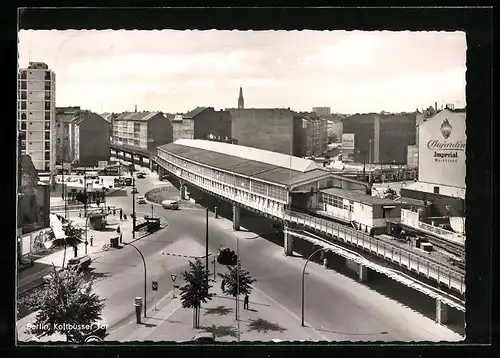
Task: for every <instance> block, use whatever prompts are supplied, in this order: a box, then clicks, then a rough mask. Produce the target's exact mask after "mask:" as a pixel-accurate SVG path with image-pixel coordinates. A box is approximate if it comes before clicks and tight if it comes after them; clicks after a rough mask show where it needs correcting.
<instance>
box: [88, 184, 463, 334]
mask: <svg viewBox="0 0 500 358" xmlns="http://www.w3.org/2000/svg"><path fill="white" fill-rule="evenodd" d="M154 184H158V182H157V179H156V178H155V176H148V178H146V179H139V180H137V188H138V191H139V193H140V194H139V195H144V193H145V191H147V190H148V189H151V188H153V187H158V186H157V185H154ZM127 192H130V189H127ZM107 200H108V204H109V205H116V206H118V207H123V208H124V212H125V213H127V215H129V214H130V212H131V211H132V209H131V207H132V198H131V196H130V195H128V196H115V197H110V198H108V199H107ZM136 208H137V211H138V213H144V214H145V213H150V212H151V205H149V204H146V205H144V204H143V205H137V206H136ZM153 211H154V215H161V216H162V217H164V218H165V219H166V220H167V222H168V224H169V225H168V227H167V228H166V229H164V230H162V231H160V232H158V233H155V234H152V235H149V236H146V237H144V238H142V239H140V240H138V241H136V242H135V243H134V244H135V245H136V246H137V247H138V248H139V249H140V250H141V252H142V253H143V255H144V257H145V258H146V261H147V270H148V273H147V283H146V289H147V296H148V300H147V306H148V309H149V310H152V308H153V306H154V303H153V295H152V290H151V282H152V280H156V281H158V282H159V291H158V292H157V294H156V297H155V300H156V301H157V302H159V300H162V299H163V298H164V297H165V296H170V295H171V291H172V280H171V279H170V275H171V274H175V275H177V277H178V278H177V281H176V284H182V279H181V277H180V276H181V272H183V271H184V270H185V269H186V268H187V264H188V258H185V257H180V256H172V255H166V254H177V255H186V256H196V257H199V256H202V255H204V251H205V248H204V244H205V211H204V210H196V209H194V210H193V209H191V210H178V211H169V210H164V209H163V208H161V206H159V205H155V206H154V210H153ZM139 215H141V214H138V216H139ZM242 220H243V219H242ZM209 222H210V226H209V238H210V243H209V251H210V252H211V253H213V252H216V251H217V249H218V248H219V246H220V245H224V246H228V247H231V248H233V249H236V239H235V237H236V236H235V233H234V232H233V231H232V227H231V222H230V221H229V220H226V219H223V218H219V219H215V218H214V215H213V213H210V214H209ZM242 222H243V221H242ZM123 232H124V240H125V241H126V240H129V237H130V234H129V233H126V229H123ZM238 236H239V238H240V239H239V251H240V254H239V256H240V258H241V261H242V265H243V266H244V268H245V269H247V270H249V271H250V273H251V274H252V275H253V276H254V277H255V278H256V279H257V282H256V283H255V287H256V289H257V290H258V291H256V292H258V294H257V293H256V296H255V297H253V296H251V298H250V301H251V302H252V300H256V301H260V300H262V301H266V302H271V303H269V304H270V305H271V306H273V307H274V308H275V309H276V310H279V312H280V313H279V314H276V313H273V314H270V313H269V314H268V316H269V317H274V318H268V320H269V321H273V320H274V321H277V320H278V318H277V317H278V316H279V317H281V316H283V315H286V317H285V316H283V318H282V319H281V318H280V322H281V323H280V324H281V325H283V327H284V328H285V329H286V330H287V331H284V333H283V334H282V335H280V337H282V336H286V332H296V330H297V329H299V330H300V329H301V328H300V318H299V317H300V312H301V288H300V287H301V272H302V268H303V264H304V261H303V259H302V258H301V257H300V255H298V254H297V256H296V257H284V256H283V248H282V247H280V246H278V245H276V244H274V243H272V242H270V241H267V240H265V239H263V238H260V237H258V236H256V235H255V234H253V233H251V232H245V230H244V229H243V230H242V231H241V232H239V233H238ZM162 253H163V254H162ZM211 260H212V258H210V261H211ZM92 267H93V268H94V272H95V275H96V277H97V281H96V285H95V288H96V291H97V293H98V294H99V295H100V296H101V297H102V298H105V299H107V302H106V308H105V309H104V312H103V321H104V322H106V323H107V324H108V329H109V331H110V332H111V335H110V337H111V338H113V339H119V340H127V339H130V337H132V339H136V338H137V337H136V336H135V334H136V333H134V330H135V328H133V327H136V326H137V325H136V324H135V323H134V322H133V321H134V320H135V314H134V297H136V296H144V271H143V265H142V262H141V259H140V256H139V254H138V253H137V252H136V251H135V250H134V249H133V248H132V247H130V246H128V247H127V246H125V247H123V248H122V249H119V250H113V251H106V252H102V253H96V254H95V255H94V261H93V264H92ZM210 267H211V269H212V265H211V266H210ZM216 269H217V271H219V270H220V269H221V268H220V267H219V266H218V265H217V268H216ZM170 300H171V299H170V298H167V299H163V301H161V302H160V304H163V305H165V307H166V306H167V305H169V304H170ZM216 303H217V302H216ZM233 303H234V302H233ZM218 305H219V304H217V305H216V306H218ZM174 307H175V304H173V305H170V306H169V308H166V309H167V311H168V312H170V311H175V312H173V313H172V316H171V317H170V318H169V320H173V321H177V322H184V321H185V320H187V323H186V324H187V325H188V326H189V327H190V324H191V319H190V318H189V317H191V313H190V312H188V313H181V312H182V311H183V310H180V311H178V310H174V309H173V308H174ZM207 307H210V306H207ZM229 307H232V304H231V305H229ZM160 312H161V311H160ZM168 312H167V313H168ZM305 312H306V325H308V326H310V327H313V328H314V330H315V333H314V334H310V335H309V336H307V334H304V333H300V334H299V333H297V334H299V335H300V337H304V338H301V339H309V338H311V339H313V340H335V341H337V340H347V341H362V340H379V341H420V340H429V341H440V340H455V341H456V340H461V339H462V338H461V336H459V335H458V334H456V333H454V332H452V331H450V330H449V329H447V328H445V327H443V326H440V325H438V324H436V323H435V322H434V321H432V320H431V319H429V318H427V317H424V316H423V315H421V314H419V313H417V312H415V311H412V310H411V309H410V308H408V307H405V306H403V305H402V304H399V303H397V302H395V301H393V300H391V299H389V298H387V297H385V296H383V295H381V294H378V293H377V292H375V291H373V290H371V289H370V288H369V287H367V286H364V285H361V284H359V283H357V282H356V281H355V280H353V279H351V278H348V277H345V276H342V275H340V274H338V273H335V272H333V271H331V270H325V269H324V268H323V267H322V266H320V265H317V264H316V263H313V262H311V263H310V264H309V265H308V269H307V276H306V305H305ZM153 313H154V312H153ZM204 314H205V313H203V315H204ZM248 314H249V315H250V316H246V317H244V318H245V319H247V320H248V319H250V318H255V319H257V318H259V317H257V316H258V315H255V317H254V316H251V315H252V314H253V313H252V314H250V313H249V312H248ZM150 315H151V316H153V314H151V313H149V314H148V316H150ZM183 315H187V317H188V318H186V317H184V316H183ZM273 315H274V316H273ZM160 316H161V314H160ZM181 316H182V317H181ZM228 316H229V317H230V316H231V315H228ZM260 318H262V319H266V317H260ZM164 319H166V317H163V318H161V319H160V322H161V320H164ZM205 319H206V318H205V315H204V316H203V317H202V325H203V324H204V323H203V322H204V320H205ZM227 320H228V318H221V321H220V323H219V325H224V326H225V325H228V324H229V323H228V322H226V321H227ZM130 322H132V323H130ZM208 322H214V323H213V324H217V322H216V320H213V319H211V320H209V321H208ZM127 325H128V326H129V328H126V327H127ZM178 325H180V323H176V324H173V323H172V324H167V323H156V325H154V326H153V325H149V326H148V325H146V326H144V327H141V332H138V333H137V335H138V336H140V339H155V340H156V339H161V337H164V339H165V340H168V339H169V338H168V337H176V338H178V339H180V340H182V339H190V337H188V336H191V335H192V334H193V331H192V330H191V329H190V328H189V329H187V330H184V328H183V330H184V332H187V333H185V334H186V335H188V336H186V337H179V336H178V335H177V336H176V334H177V333H178V332H177V333H176V331H179V332H180V331H181V329H180V328H178V327H179V326H178ZM246 325H247V324H246ZM246 325H245V326H246ZM131 326H133V327H132V328H130V327H131ZM148 330H150V331H151V333H148ZM120 332H122V333H120ZM123 332H125V333H123ZM294 334H295V333H294ZM134 337H135V338H134ZM148 337H149V338H148ZM231 337H232V338H231ZM245 337H247V338H248V339H253V338H252V337H253V336H252V335H245V334H244V335H243V336H242V339H245ZM294 337H295V336H294ZM233 338H234V336H231V334H229V338H227V337H226V338H224V339H233ZM271 338H275V337H274V336H269V339H271ZM290 338H291V337H290ZM280 339H282V338H280ZM294 339H295V338H294ZM296 339H298V338H296Z"/></svg>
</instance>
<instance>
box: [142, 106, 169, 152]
mask: <svg viewBox="0 0 500 358" xmlns="http://www.w3.org/2000/svg"><path fill="white" fill-rule="evenodd" d="M172 141H173V128H172V122H171V121H170V120H168V119H167V118H165V116H164V115H163V114H162V113H158V114H156V115H155V116H154V117H152V118H150V119H149V120H148V122H147V149H148V151H151V152H156V148H158V147H159V146H160V145H164V144H167V143H172Z"/></svg>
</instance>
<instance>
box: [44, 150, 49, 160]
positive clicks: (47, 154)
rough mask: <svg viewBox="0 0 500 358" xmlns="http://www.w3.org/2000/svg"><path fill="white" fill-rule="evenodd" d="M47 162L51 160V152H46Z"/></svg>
mask: <svg viewBox="0 0 500 358" xmlns="http://www.w3.org/2000/svg"><path fill="white" fill-rule="evenodd" d="M45 160H50V151H46V152H45Z"/></svg>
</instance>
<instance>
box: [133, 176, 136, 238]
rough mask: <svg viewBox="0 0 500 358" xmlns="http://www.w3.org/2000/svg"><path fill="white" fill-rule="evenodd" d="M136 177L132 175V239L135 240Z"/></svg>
mask: <svg viewBox="0 0 500 358" xmlns="http://www.w3.org/2000/svg"><path fill="white" fill-rule="evenodd" d="M135 193H136V189H135V178H134V177H133V176H132V239H134V240H135V222H136V221H135Z"/></svg>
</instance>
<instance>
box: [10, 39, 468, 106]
mask: <svg viewBox="0 0 500 358" xmlns="http://www.w3.org/2000/svg"><path fill="white" fill-rule="evenodd" d="M466 47H467V45H466V38H465V33H463V32H408V31H406V32H388V31H383V32H361V31H350V32H347V31H218V30H211V31H176V30H163V31H123V30H122V31H113V30H107V31H96V30H92V31H33V30H29V31H25V30H23V31H20V32H19V67H21V68H25V67H27V66H28V64H29V62H30V61H32V62H45V63H46V64H47V65H48V66H49V68H50V69H52V70H53V71H54V72H55V73H56V105H57V106H58V107H66V106H80V107H81V108H82V109H88V110H91V111H94V112H97V113H102V112H124V111H134V108H135V106H136V105H137V109H138V111H143V110H147V111H149V110H151V111H155V110H158V111H162V112H165V113H177V112H179V113H185V112H188V111H190V110H192V109H194V108H195V107H197V106H210V107H214V108H215V109H224V108H236V107H237V105H238V95H239V89H240V86H242V87H243V96H244V100H245V108H262V107H264V108H288V107H289V108H290V109H292V110H295V111H311V110H312V107H322V106H326V107H331V112H332V113H336V112H337V113H351V114H352V113H368V112H377V113H378V112H381V111H387V112H412V111H415V110H416V109H422V108H427V107H429V106H430V105H432V106H434V103H435V102H438V104H439V107H440V106H441V105H444V104H446V103H452V104H453V105H455V107H464V106H465V105H466V102H465V85H466V80H465V74H466Z"/></svg>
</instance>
